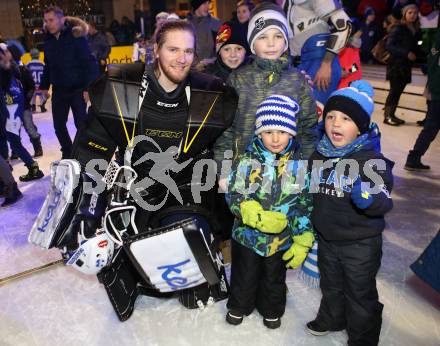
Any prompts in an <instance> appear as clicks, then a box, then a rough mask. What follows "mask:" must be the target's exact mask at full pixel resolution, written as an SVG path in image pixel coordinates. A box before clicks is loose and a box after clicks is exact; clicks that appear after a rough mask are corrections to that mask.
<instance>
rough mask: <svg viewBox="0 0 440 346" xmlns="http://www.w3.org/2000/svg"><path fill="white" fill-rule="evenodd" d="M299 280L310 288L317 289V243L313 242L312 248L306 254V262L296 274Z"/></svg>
mask: <svg viewBox="0 0 440 346" xmlns="http://www.w3.org/2000/svg"><path fill="white" fill-rule="evenodd" d="M298 276H299V278H300V279H301V280H302V281H304V282H305V283H306V285H307V286H309V287H312V288H318V287H319V277H320V276H319V269H318V241H317V240H315V242H314V243H313V246H312V248H311V249H310V251H309V253H308V254H307V257H306V260H305V261H304V263H303V264H302V266H301V271H300V272H299V274H298Z"/></svg>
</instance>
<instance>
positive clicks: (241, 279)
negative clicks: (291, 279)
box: [227, 239, 286, 318]
mask: <svg viewBox="0 0 440 346" xmlns="http://www.w3.org/2000/svg"><path fill="white" fill-rule="evenodd" d="M231 244H232V267H231V290H230V296H229V300H228V304H227V307H228V309H229V310H234V311H236V312H239V313H241V314H243V315H249V314H250V313H252V311H253V310H254V308H257V310H258V312H259V313H260V314H261V315H263V317H266V318H277V317H281V316H282V315H283V314H284V310H285V308H286V267H285V264H284V261H283V259H282V256H283V252H282V251H280V252H277V253H276V254H274V255H272V256H270V257H262V256H260V255H258V254H256V253H255V252H254V251H253V250H251V249H249V248H247V247H245V246H243V245H241V244H239V243H238V242H236V241H235V240H234V239H232V241H231Z"/></svg>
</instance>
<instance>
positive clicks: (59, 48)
mask: <svg viewBox="0 0 440 346" xmlns="http://www.w3.org/2000/svg"><path fill="white" fill-rule="evenodd" d="M44 63H45V66H44V71H43V77H42V81H41V86H40V88H41V89H43V90H47V89H49V86H50V85H51V84H52V86H53V87H58V88H64V89H70V90H77V89H82V90H86V89H87V87H88V85H89V84H90V83H91V82H92V81H94V80H95V79H96V78H97V77H98V65H97V62H96V60H95V58H94V57H93V55H92V54H91V53H90V49H89V46H88V44H87V40H86V38H85V37H84V36H83V35H79V36H78V35H74V33H73V32H72V26H71V25H69V24H67V25H66V26H65V27H64V28H63V30H62V31H61V34H60V36H59V38H58V39H57V38H56V37H55V36H54V35H52V34H47V36H46V39H45V41H44Z"/></svg>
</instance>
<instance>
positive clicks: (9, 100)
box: [5, 94, 14, 105]
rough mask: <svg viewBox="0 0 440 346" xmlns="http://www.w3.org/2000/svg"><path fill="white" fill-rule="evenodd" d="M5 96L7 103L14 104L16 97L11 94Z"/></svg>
mask: <svg viewBox="0 0 440 346" xmlns="http://www.w3.org/2000/svg"><path fill="white" fill-rule="evenodd" d="M5 96H6V104H7V105H12V104H14V98H13V97H12V96H11V95H10V94H6V95H5Z"/></svg>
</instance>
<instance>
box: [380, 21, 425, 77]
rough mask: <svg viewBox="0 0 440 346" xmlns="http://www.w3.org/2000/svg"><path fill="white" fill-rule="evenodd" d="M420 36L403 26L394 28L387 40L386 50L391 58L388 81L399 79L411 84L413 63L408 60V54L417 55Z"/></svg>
mask: <svg viewBox="0 0 440 346" xmlns="http://www.w3.org/2000/svg"><path fill="white" fill-rule="evenodd" d="M419 36H420V34H419V32H416V33H415V34H414V33H413V32H412V31H411V30H410V29H409V28H408V27H407V26H406V25H403V24H399V25H396V26H394V27H393V28H392V29H391V31H390V33H389V35H388V39H387V43H386V49H387V50H388V51H389V52H390V54H391V56H390V59H389V61H388V65H387V79H388V80H390V79H399V80H401V81H402V82H403V81H406V82H407V83H411V67H412V65H413V63H412V61H411V60H409V59H408V53H409V52H413V53H414V54H417V53H418V51H419V48H418V45H417V41H418V38H419Z"/></svg>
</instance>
